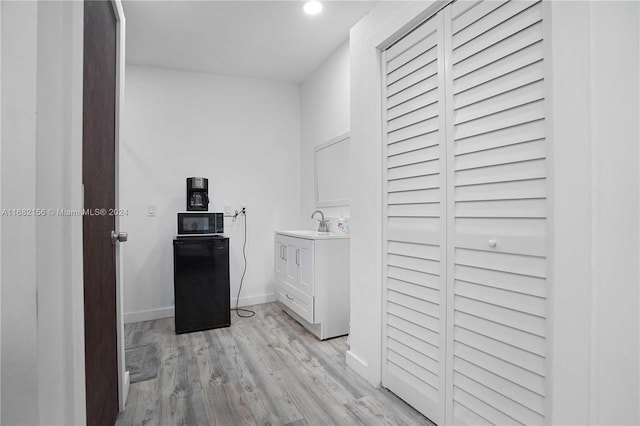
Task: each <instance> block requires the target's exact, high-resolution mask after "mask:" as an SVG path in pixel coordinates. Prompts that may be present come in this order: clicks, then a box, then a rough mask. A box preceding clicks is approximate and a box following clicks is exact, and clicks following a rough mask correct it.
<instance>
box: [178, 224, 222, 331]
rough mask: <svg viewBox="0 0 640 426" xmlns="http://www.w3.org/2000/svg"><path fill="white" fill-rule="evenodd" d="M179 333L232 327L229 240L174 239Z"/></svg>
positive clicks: (215, 238) (206, 238)
mask: <svg viewBox="0 0 640 426" xmlns="http://www.w3.org/2000/svg"><path fill="white" fill-rule="evenodd" d="M173 291H174V296H175V306H176V308H175V325H176V333H178V334H180V333H188V332H191V331H200V330H208V329H211V328H219V327H228V326H229V325H231V313H230V296H229V293H230V290H229V238H226V237H222V236H214V237H183V238H176V239H174V240H173Z"/></svg>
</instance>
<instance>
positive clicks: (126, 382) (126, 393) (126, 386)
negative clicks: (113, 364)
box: [120, 371, 131, 412]
mask: <svg viewBox="0 0 640 426" xmlns="http://www.w3.org/2000/svg"><path fill="white" fill-rule="evenodd" d="M129 386H131V379H130V377H129V372H128V371H125V372H124V392H122V393H123V396H122V399H123V401H122V402H123V403H122V406H121V407H120V408H121V410H120V412H122V411H124V409H125V407H126V405H127V397H128V396H129Z"/></svg>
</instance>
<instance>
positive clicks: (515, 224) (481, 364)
mask: <svg viewBox="0 0 640 426" xmlns="http://www.w3.org/2000/svg"><path fill="white" fill-rule="evenodd" d="M444 13H445V21H446V22H447V23H448V25H446V31H447V34H446V36H445V39H446V40H447V41H446V46H447V47H446V50H447V53H446V55H449V57H450V58H451V60H450V61H449V62H448V64H449V68H448V69H447V70H446V71H445V72H446V75H447V106H448V109H449V111H448V112H449V114H448V115H447V120H448V127H447V136H448V137H447V146H448V147H449V148H450V149H449V154H450V155H449V157H448V164H447V172H448V177H449V179H448V180H449V182H450V185H449V186H448V194H449V198H448V209H447V211H448V230H449V240H448V252H447V261H448V274H447V277H448V283H447V287H448V289H449V296H450V298H449V299H448V300H449V301H450V303H449V304H448V309H449V318H450V322H449V328H448V329H447V336H448V339H447V340H448V348H447V365H448V369H447V373H448V376H447V388H448V393H447V397H448V398H447V399H448V401H450V403H451V405H450V408H449V413H450V415H451V414H452V415H453V420H452V422H453V423H457V424H459V423H467V424H483V423H491V424H540V423H544V421H545V405H546V403H545V377H546V368H545V359H546V355H547V354H546V347H547V345H546V334H547V332H546V330H547V326H546V316H547V303H546V296H547V282H546V276H547V261H546V256H547V251H546V241H545V237H546V230H547V223H546V222H547V221H546V218H547V203H546V188H547V181H546V160H545V158H546V142H545V133H544V130H545V122H544V119H545V97H544V64H543V43H542V38H543V32H542V30H543V28H542V4H541V2H530V1H510V2H497V1H485V2H477V3H472V2H456V3H454V4H453V5H452V6H451V7H449V8H448V9H447V10H446V11H445V12H444Z"/></svg>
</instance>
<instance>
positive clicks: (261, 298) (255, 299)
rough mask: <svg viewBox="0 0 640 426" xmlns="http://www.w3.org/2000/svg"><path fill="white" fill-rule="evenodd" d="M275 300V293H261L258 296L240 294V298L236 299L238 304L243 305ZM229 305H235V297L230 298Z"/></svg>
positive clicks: (233, 306)
mask: <svg viewBox="0 0 640 426" xmlns="http://www.w3.org/2000/svg"><path fill="white" fill-rule="evenodd" d="M275 301H276V294H275V293H269V294H261V295H258V296H245V297H242V296H241V297H240V300H238V306H239V307H243V306H251V305H261V304H263V303H271V302H275ZM231 307H232V308H235V307H236V298H235V297H232V298H231Z"/></svg>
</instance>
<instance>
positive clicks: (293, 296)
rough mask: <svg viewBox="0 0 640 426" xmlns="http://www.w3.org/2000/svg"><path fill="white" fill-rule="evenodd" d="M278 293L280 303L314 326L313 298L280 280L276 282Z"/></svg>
mask: <svg viewBox="0 0 640 426" xmlns="http://www.w3.org/2000/svg"><path fill="white" fill-rule="evenodd" d="M276 293H277V297H278V300H279V301H280V302H282V303H283V304H284V305H285V306H287V307H288V308H289V309H291V310H292V311H294V312H295V313H296V314H298V315H300V316H301V317H302V318H303V319H304V320H306V321H308V322H309V323H311V324H313V297H311V296H309V295H306V294H304V293H302V292H301V291H300V290H298V289H297V288H295V287H293V286H291V285H289V284H287V283H285V282H283V281H280V280H277V281H276Z"/></svg>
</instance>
